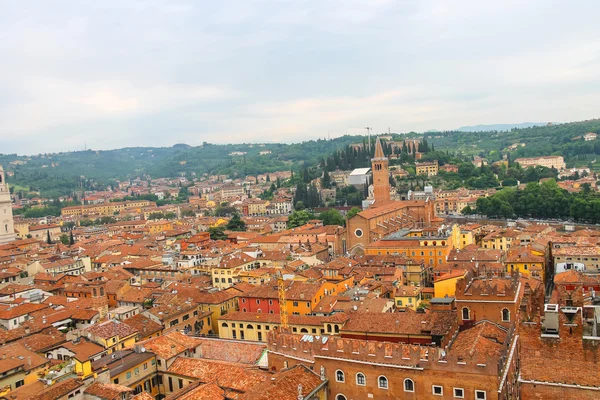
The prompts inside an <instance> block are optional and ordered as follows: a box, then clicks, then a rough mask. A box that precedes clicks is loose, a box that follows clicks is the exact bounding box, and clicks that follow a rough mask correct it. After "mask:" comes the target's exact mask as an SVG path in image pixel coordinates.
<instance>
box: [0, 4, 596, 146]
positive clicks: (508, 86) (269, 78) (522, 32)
mask: <svg viewBox="0 0 600 400" xmlns="http://www.w3.org/2000/svg"><path fill="white" fill-rule="evenodd" d="M598 15H600V2H598V1H596V0H590V1H578V0H574V1H569V2H567V1H562V0H561V1H554V0H531V1H528V0H516V1H513V0H503V1H481V0H473V1H467V0H465V1H451V0H443V1H428V0H419V1H412V0H410V1H408V0H407V1H402V0H395V1H393V0H391V1H386V0H365V1H362V0H361V1H359V0H315V1H313V0H290V1H287V0H276V1H268V0H264V1H253V0H239V1H227V0H222V1H207V0H203V1H179V0H165V1H158V0H148V1H144V0H132V1H123V0H103V1H82V0H74V1H61V0H53V1H39V0H34V1H32V0H19V1H13V0H0V153H4V154H7V153H18V154H35V153H49V152H58V151H70V150H81V149H83V148H84V147H87V148H92V149H113V148H120V147H128V146H171V145H173V144H176V143H187V144H190V145H199V144H201V143H202V142H204V141H207V142H210V143H240V142H299V141H303V140H308V139H315V138H324V137H328V136H330V137H335V136H341V135H343V134H346V133H349V134H358V133H365V132H366V131H365V129H364V127H366V126H370V127H372V128H373V132H374V133H379V132H387V131H388V129H390V130H391V131H392V132H408V131H417V132H421V131H426V130H431V129H438V130H446V129H455V128H458V127H460V126H464V125H476V124H496V123H518V122H525V121H536V122H537V121H561V122H567V121H578V120H585V119H591V118H596V117H599V116H600V115H598V114H599V110H600V106H599V104H600V25H599V24H598V22H597V16H598Z"/></svg>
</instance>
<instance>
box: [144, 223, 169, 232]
mask: <svg viewBox="0 0 600 400" xmlns="http://www.w3.org/2000/svg"><path fill="white" fill-rule="evenodd" d="M147 226H148V232H150V233H151V234H157V233H161V232H166V231H170V230H173V222H171V221H166V220H165V221H156V222H150V223H149V224H148V225H147Z"/></svg>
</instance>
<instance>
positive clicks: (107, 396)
mask: <svg viewBox="0 0 600 400" xmlns="http://www.w3.org/2000/svg"><path fill="white" fill-rule="evenodd" d="M132 392H133V389H131V388H128V387H127V386H123V385H116V384H114V383H99V382H94V383H92V384H91V385H90V386H88V388H87V389H85V391H84V393H85V394H88V395H91V396H95V397H97V398H99V399H101V400H122V399H123V395H126V394H128V393H132Z"/></svg>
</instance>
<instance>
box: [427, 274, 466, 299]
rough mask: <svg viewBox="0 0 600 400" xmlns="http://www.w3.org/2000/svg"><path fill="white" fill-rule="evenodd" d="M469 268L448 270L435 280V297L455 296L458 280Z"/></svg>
mask: <svg viewBox="0 0 600 400" xmlns="http://www.w3.org/2000/svg"><path fill="white" fill-rule="evenodd" d="M466 274H467V270H462V269H459V270H454V271H451V272H448V273H446V274H444V275H442V276H440V277H439V278H438V279H436V280H435V281H434V282H433V293H434V294H433V297H434V298H439V297H454V295H455V294H456V282H458V281H459V280H460V279H463V278H464V277H465V275H466Z"/></svg>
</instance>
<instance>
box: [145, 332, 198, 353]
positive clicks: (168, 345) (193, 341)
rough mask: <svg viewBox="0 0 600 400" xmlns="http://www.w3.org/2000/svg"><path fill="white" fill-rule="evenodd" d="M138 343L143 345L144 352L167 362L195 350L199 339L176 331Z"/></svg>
mask: <svg viewBox="0 0 600 400" xmlns="http://www.w3.org/2000/svg"><path fill="white" fill-rule="evenodd" d="M139 343H140V344H143V346H144V348H146V350H148V351H151V352H153V353H154V354H156V355H157V356H159V357H162V358H164V359H165V360H168V359H170V358H172V357H175V356H177V355H179V354H181V353H183V352H184V351H186V350H188V349H191V348H195V347H196V346H198V344H200V339H198V338H193V337H190V336H187V335H184V334H183V333H181V332H178V331H172V332H169V333H168V334H166V335H164V336H159V337H155V338H152V339H148V340H145V341H143V342H139Z"/></svg>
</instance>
